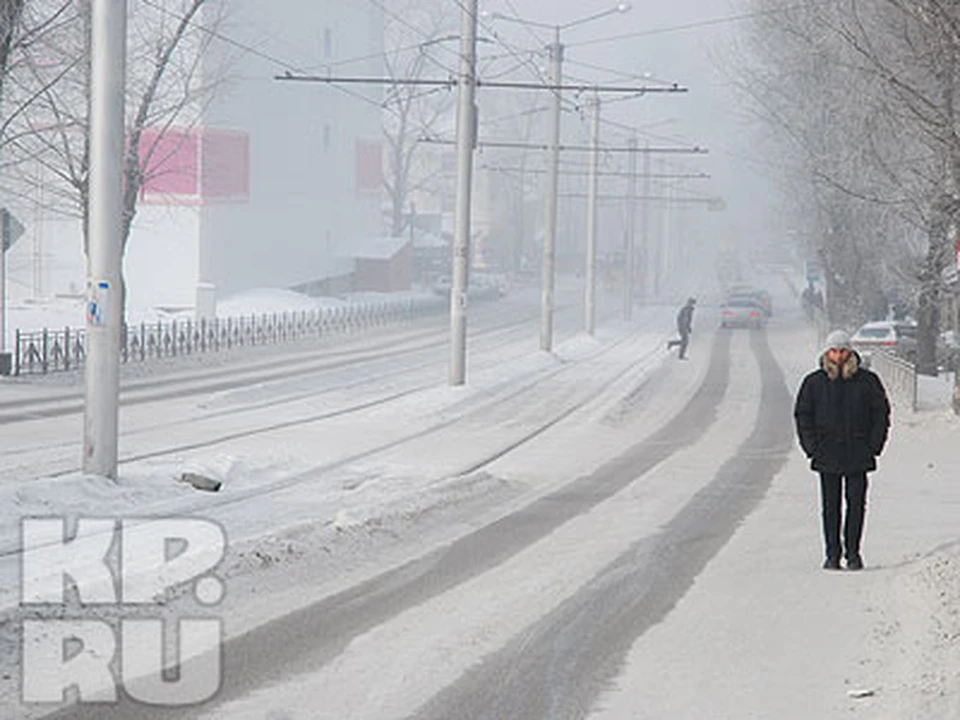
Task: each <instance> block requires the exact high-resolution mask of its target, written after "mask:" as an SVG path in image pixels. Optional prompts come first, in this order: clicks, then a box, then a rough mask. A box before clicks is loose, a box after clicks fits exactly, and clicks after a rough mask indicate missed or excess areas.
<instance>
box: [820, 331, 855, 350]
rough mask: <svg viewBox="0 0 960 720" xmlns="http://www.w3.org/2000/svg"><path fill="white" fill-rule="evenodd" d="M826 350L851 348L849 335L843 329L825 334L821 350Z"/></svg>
mask: <svg viewBox="0 0 960 720" xmlns="http://www.w3.org/2000/svg"><path fill="white" fill-rule="evenodd" d="M827 350H853V345H851V344H850V336H849V335H848V334H847V333H845V332H844V331H843V330H834V331H833V332H832V333H830V334H829V335H827V340H826V342H825V343H824V344H823V351H824V352H826V351H827Z"/></svg>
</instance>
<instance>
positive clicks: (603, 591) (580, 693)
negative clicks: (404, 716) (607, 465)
mask: <svg viewBox="0 0 960 720" xmlns="http://www.w3.org/2000/svg"><path fill="white" fill-rule="evenodd" d="M751 345H752V349H753V351H754V353H755V354H756V356H757V357H758V360H759V363H760V373H761V378H762V391H761V392H762V394H761V400H760V412H759V414H758V416H757V419H756V422H755V424H754V427H753V430H752V432H751V434H750V436H749V438H748V439H747V440H746V442H745V443H743V445H742V446H741V447H740V448H739V449H738V451H737V453H736V454H735V455H734V456H733V457H731V458H730V459H729V460H727V461H726V462H725V463H724V464H723V465H722V466H721V467H720V468H719V469H718V471H717V473H716V475H715V477H714V478H713V480H711V481H710V482H709V484H707V485H705V486H704V487H703V488H702V489H701V490H700V491H698V492H697V493H696V495H694V497H693V498H692V499H691V500H690V501H689V502H688V503H687V504H686V505H685V506H684V507H683V509H682V510H681V511H680V512H679V513H678V514H677V515H676V516H675V517H674V518H673V519H672V520H670V521H669V522H668V523H667V524H666V525H665V527H664V528H663V530H662V532H661V533H660V534H659V535H658V536H656V537H655V538H652V539H645V540H643V541H641V542H639V543H637V544H636V545H635V546H634V547H632V548H630V549H629V550H628V551H627V552H625V553H623V554H622V555H621V556H620V557H619V558H618V559H617V560H616V561H614V562H613V563H611V564H610V565H608V566H607V567H606V568H604V569H603V570H602V571H601V572H600V573H598V574H597V576H596V578H595V579H594V580H593V581H592V582H590V583H588V584H587V585H586V586H585V588H584V590H582V591H581V592H579V593H578V594H577V595H575V596H573V597H572V598H569V599H568V600H567V601H565V602H564V603H562V604H561V605H560V606H559V607H558V608H557V609H556V610H554V611H553V612H552V613H550V614H549V615H547V616H546V617H544V618H543V619H542V620H541V621H540V622H538V623H536V624H535V625H534V626H533V627H531V628H529V629H528V630H526V631H525V632H524V633H523V634H522V636H521V637H519V638H518V639H516V640H514V641H513V642H512V643H511V644H510V645H509V646H507V647H505V648H504V649H503V650H501V651H499V652H497V653H496V654H495V655H493V656H491V657H489V658H488V659H487V660H486V661H484V662H483V663H482V664H481V665H480V666H478V667H476V668H474V669H472V670H471V671H469V672H468V673H466V674H465V675H464V676H463V677H462V678H461V680H460V681H458V682H457V683H456V684H455V685H453V686H450V687H449V688H447V690H445V691H444V692H442V693H441V694H440V695H438V696H437V697H436V698H435V699H434V700H433V701H431V702H430V703H428V704H427V705H426V706H425V708H424V709H423V710H422V711H420V712H418V713H416V714H415V716H414V717H415V718H416V720H439V719H441V718H443V719H448V718H451V717H470V718H471V719H472V720H474V719H475V720H486V719H490V720H496V719H499V718H524V720H538V719H540V718H544V719H547V718H549V720H573V719H575V718H576V719H580V718H585V717H588V715H589V714H590V708H591V706H592V705H593V703H594V702H595V700H596V699H597V697H598V696H599V695H600V693H601V692H602V691H603V690H604V689H605V688H606V687H608V685H609V682H610V681H611V680H612V679H613V678H614V677H616V675H617V674H618V673H619V671H620V669H621V667H622V665H623V662H624V659H625V658H626V655H627V653H628V652H629V650H630V648H631V646H632V645H633V643H634V642H635V641H636V640H637V639H638V638H639V637H640V636H641V635H643V633H644V632H645V631H646V630H647V629H648V628H650V627H651V626H653V625H655V624H656V623H658V622H660V621H661V620H663V618H665V617H666V616H667V614H668V613H669V612H670V611H671V610H672V609H673V607H674V606H675V605H676V603H677V602H678V601H679V600H680V598H681V597H683V595H684V594H685V593H686V591H687V590H688V589H689V588H690V586H691V585H692V584H693V582H694V580H695V579H696V577H697V575H699V573H700V571H701V570H702V569H703V568H704V567H705V566H706V565H707V563H708V562H709V561H710V559H711V558H712V557H713V556H714V555H715V554H716V553H717V552H719V551H720V549H721V548H722V547H723V546H724V545H725V544H726V543H727V541H728V540H729V539H730V538H731V537H732V535H733V533H734V532H735V531H736V528H737V526H738V525H739V524H740V522H742V521H743V519H744V518H745V517H747V515H749V514H750V512H751V511H752V510H753V509H754V508H755V507H756V505H757V503H759V501H760V500H761V498H762V497H763V495H764V494H765V493H766V491H767V489H768V488H769V485H770V482H771V481H772V480H773V477H774V476H775V475H776V473H777V471H778V470H779V468H780V467H781V466H782V465H783V463H784V462H785V461H786V458H787V453H788V452H789V450H790V448H791V447H792V440H793V426H792V424H791V423H790V417H789V410H790V406H791V402H790V394H789V392H788V390H787V387H786V382H785V380H784V377H783V374H782V372H781V370H780V368H779V366H778V365H777V363H776V360H775V359H774V357H773V355H772V353H771V352H770V349H769V346H768V344H767V340H766V333H765V332H754V333H751Z"/></svg>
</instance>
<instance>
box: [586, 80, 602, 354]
mask: <svg viewBox="0 0 960 720" xmlns="http://www.w3.org/2000/svg"><path fill="white" fill-rule="evenodd" d="M590 144H591V145H592V146H593V150H591V152H590V179H589V193H590V197H589V199H588V200H587V267H586V273H585V274H586V279H587V288H586V290H587V292H586V298H585V302H584V306H585V308H586V310H585V312H586V318H585V323H584V324H585V329H586V331H587V334H588V335H593V334H594V332H595V330H596V323H597V306H596V300H597V179H598V178H597V171H598V170H599V165H600V92H599V91H597V90H594V95H593V124H592V125H591V127H590Z"/></svg>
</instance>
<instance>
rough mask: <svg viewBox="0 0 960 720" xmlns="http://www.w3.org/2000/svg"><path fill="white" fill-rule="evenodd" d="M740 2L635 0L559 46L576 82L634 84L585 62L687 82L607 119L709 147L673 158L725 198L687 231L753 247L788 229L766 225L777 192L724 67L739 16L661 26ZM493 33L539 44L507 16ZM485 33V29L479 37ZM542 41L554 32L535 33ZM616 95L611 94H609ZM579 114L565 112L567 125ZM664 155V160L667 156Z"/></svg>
mask: <svg viewBox="0 0 960 720" xmlns="http://www.w3.org/2000/svg"><path fill="white" fill-rule="evenodd" d="M615 4H616V3H615V2H614V0H486V1H485V2H481V7H482V9H486V10H489V11H496V12H501V13H504V14H507V15H513V14H514V13H513V11H512V9H511V6H512V8H515V9H516V11H517V12H518V13H519V14H520V15H521V16H522V17H524V18H528V19H532V20H536V21H538V22H546V23H561V24H562V23H566V22H572V21H576V20H578V19H580V18H584V17H587V16H590V15H592V14H595V13H599V12H602V11H603V10H606V9H607V8H610V7H612V6H613V5H615ZM744 5H745V4H744V3H740V2H736V1H731V2H727V1H725V0H671V2H649V0H635V1H634V2H633V3H632V6H633V7H632V10H631V11H630V12H628V13H626V14H615V15H611V16H609V17H607V18H602V19H599V20H596V21H594V22H591V23H588V24H585V25H582V26H579V27H572V28H569V29H567V30H564V32H563V34H562V42H563V43H564V44H565V45H566V46H567V48H566V53H565V60H566V62H567V64H566V65H565V71H566V72H567V73H570V74H573V75H576V76H577V78H589V79H597V80H599V81H601V82H605V83H617V84H624V83H626V84H630V82H631V81H630V80H629V79H628V78H625V77H617V76H615V75H611V74H609V73H603V72H601V71H598V70H592V69H588V68H584V67H581V66H577V65H575V63H576V62H584V63H590V64H595V65H602V66H606V67H610V68H612V69H617V70H620V71H623V72H629V73H638V74H640V73H644V72H649V73H651V74H652V76H653V77H654V78H656V79H658V80H667V81H675V82H677V83H679V84H681V85H683V86H685V87H687V88H689V92H688V93H684V94H679V95H667V94H650V95H648V96H646V97H645V98H642V99H636V100H629V101H626V102H619V103H611V104H610V105H609V107H608V108H606V109H605V116H606V117H609V118H611V119H614V120H616V121H618V122H623V123H627V124H631V125H639V126H643V125H651V124H657V123H663V121H667V120H671V119H673V121H672V122H668V123H664V124H658V125H656V126H655V127H653V128H651V129H650V131H649V133H650V135H649V136H648V137H647V139H649V140H650V142H651V144H652V145H671V144H682V145H700V146H705V147H707V148H709V150H710V154H709V155H706V156H686V157H671V158H670V161H671V162H677V163H681V164H682V165H683V166H685V167H686V168H688V169H690V170H694V171H699V172H707V173H710V174H711V175H712V176H713V177H712V179H711V180H707V181H697V183H696V184H695V185H693V186H692V187H693V188H695V189H696V192H697V193H698V194H708V195H719V196H722V197H723V198H724V200H725V201H726V202H727V210H726V212H724V213H722V214H719V213H707V212H705V211H701V212H694V213H692V214H691V216H690V217H689V219H688V222H689V227H691V228H694V231H695V232H697V233H698V234H702V235H703V237H702V241H703V242H713V241H715V240H717V239H718V237H717V236H718V234H719V235H722V236H736V237H738V238H741V239H746V240H747V241H748V242H749V243H750V244H752V243H753V242H755V241H760V242H764V241H766V240H767V239H768V238H769V239H771V240H776V239H777V238H776V237H771V236H775V235H776V234H777V232H778V231H779V230H782V228H777V227H775V226H772V225H774V224H773V223H771V222H770V218H771V216H772V213H771V212H770V206H771V204H772V203H773V202H774V197H773V194H774V188H773V187H772V184H771V182H770V181H769V179H768V177H765V175H764V173H763V170H762V169H757V167H758V166H757V163H755V162H753V159H754V158H755V157H756V156H757V154H758V153H757V152H756V151H754V150H752V149H751V146H752V145H753V144H754V138H755V137H756V133H757V129H756V127H755V126H753V127H752V126H751V124H749V123H748V121H747V119H746V118H747V115H746V113H745V111H744V109H743V108H742V107H741V106H740V105H739V103H738V100H737V98H736V95H735V93H734V90H733V89H732V88H731V87H730V83H729V80H728V79H727V76H725V75H724V72H722V71H721V70H720V68H719V67H718V63H719V62H723V63H726V62H727V60H726V59H725V58H728V57H729V55H730V49H729V43H730V41H731V39H733V38H735V36H736V34H737V33H738V32H741V31H742V30H743V22H744V21H742V20H740V21H732V22H720V23H716V24H710V25H704V26H700V27H695V28H690V29H683V30H675V31H670V32H651V31H660V30H663V29H666V28H674V27H676V26H682V25H688V24H694V23H703V22H704V21H712V20H716V19H721V18H730V17H731V16H736V15H742V14H744V13H745V12H747V11H748V8H746V7H744ZM497 31H498V32H499V33H501V34H502V36H503V37H504V38H508V39H509V41H510V42H511V43H513V44H517V45H521V46H523V47H528V48H531V49H532V48H533V47H534V46H535V44H536V43H535V40H534V38H533V37H532V35H531V34H530V33H529V32H527V31H526V30H525V29H524V28H522V27H520V26H517V25H514V24H512V23H503V22H501V23H500V24H498V26H497ZM483 32H484V30H483V28H481V29H480V34H481V35H482V34H483ZM536 32H537V34H538V35H539V36H540V37H542V38H545V39H548V38H549V36H550V34H551V33H550V31H548V30H545V29H539V30H536ZM643 32H651V34H649V35H641V36H639V37H634V38H629V39H621V40H616V41H612V42H602V43H594V44H585V45H582V46H578V43H582V42H588V43H589V42H590V41H595V40H598V39H601V38H610V37H612V36H617V35H624V34H629V33H643ZM611 99H612V98H611ZM575 121H576V118H572V117H569V116H568V114H565V117H564V122H575ZM604 133H605V134H606V138H605V140H606V141H607V142H609V143H611V144H617V143H619V144H622V143H623V141H624V138H625V135H622V134H618V131H616V130H615V129H613V128H609V127H605V129H604ZM661 157H662V156H661Z"/></svg>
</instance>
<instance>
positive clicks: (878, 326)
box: [850, 320, 917, 362]
mask: <svg viewBox="0 0 960 720" xmlns="http://www.w3.org/2000/svg"><path fill="white" fill-rule="evenodd" d="M850 342H851V344H852V345H853V347H854V349H856V350H857V352H859V353H860V354H861V355H864V356H867V357H869V355H870V353H871V351H873V350H877V349H881V350H886V351H887V352H890V353H893V354H894V355H899V356H900V357H902V358H905V359H906V360H909V361H910V362H913V361H915V360H916V357H917V326H916V324H915V323H912V322H908V321H905V320H877V321H875V322H868V323H867V324H866V325H864V326H863V327H861V328H860V329H859V330H857V331H856V332H855V333H854V334H853V337H852V338H850Z"/></svg>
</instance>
